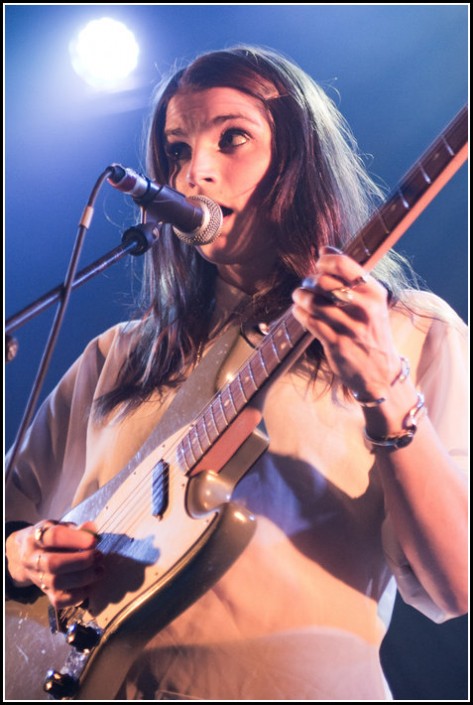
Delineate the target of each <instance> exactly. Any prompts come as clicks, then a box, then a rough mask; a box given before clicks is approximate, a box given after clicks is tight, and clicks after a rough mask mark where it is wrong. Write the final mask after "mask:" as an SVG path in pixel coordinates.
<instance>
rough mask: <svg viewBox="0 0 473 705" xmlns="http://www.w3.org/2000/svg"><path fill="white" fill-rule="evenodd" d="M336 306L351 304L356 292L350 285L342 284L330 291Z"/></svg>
mask: <svg viewBox="0 0 473 705" xmlns="http://www.w3.org/2000/svg"><path fill="white" fill-rule="evenodd" d="M328 293H329V295H330V298H331V299H332V302H333V303H334V304H335V306H339V307H343V306H348V304H351V303H352V301H353V299H354V298H355V294H354V293H353V291H352V290H351V288H350V287H349V286H341V287H339V288H338V289H332V290H331V291H329V292H328Z"/></svg>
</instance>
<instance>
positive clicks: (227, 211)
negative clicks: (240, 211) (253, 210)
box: [220, 206, 233, 218]
mask: <svg viewBox="0 0 473 705" xmlns="http://www.w3.org/2000/svg"><path fill="white" fill-rule="evenodd" d="M220 210H221V211H222V213H223V217H224V218H225V217H226V216H227V215H231V214H232V213H233V210H232V209H231V208H227V207H226V206H220Z"/></svg>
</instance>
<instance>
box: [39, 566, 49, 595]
mask: <svg viewBox="0 0 473 705" xmlns="http://www.w3.org/2000/svg"><path fill="white" fill-rule="evenodd" d="M39 587H40V589H41V590H42V591H43V592H46V591H47V590H49V588H48V586H47V585H46V583H45V582H44V572H43V571H41V573H40V574H39Z"/></svg>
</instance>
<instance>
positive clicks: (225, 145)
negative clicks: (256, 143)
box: [218, 127, 250, 152]
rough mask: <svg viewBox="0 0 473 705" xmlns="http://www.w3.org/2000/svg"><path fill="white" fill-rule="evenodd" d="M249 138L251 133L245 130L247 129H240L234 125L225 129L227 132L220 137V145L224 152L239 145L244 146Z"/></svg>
mask: <svg viewBox="0 0 473 705" xmlns="http://www.w3.org/2000/svg"><path fill="white" fill-rule="evenodd" d="M249 140H250V135H249V134H248V133H247V132H245V130H240V129H238V128H236V127H233V128H231V129H229V130H225V132H224V133H223V134H222V136H221V137H220V141H219V143H218V146H219V149H220V150H221V151H222V152H225V151H227V152H229V151H231V150H233V149H236V148H238V147H242V146H243V145H244V144H246V143H247V142H248V141H249Z"/></svg>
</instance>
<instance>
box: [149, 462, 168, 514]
mask: <svg viewBox="0 0 473 705" xmlns="http://www.w3.org/2000/svg"><path fill="white" fill-rule="evenodd" d="M151 497H152V499H151V507H152V509H151V512H152V514H153V516H155V517H157V518H159V519H161V518H162V517H163V515H164V512H165V511H166V509H167V507H168V504H169V464H168V463H166V462H165V461H164V460H160V461H159V463H157V464H156V465H155V466H154V468H153V473H152V480H151Z"/></svg>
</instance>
